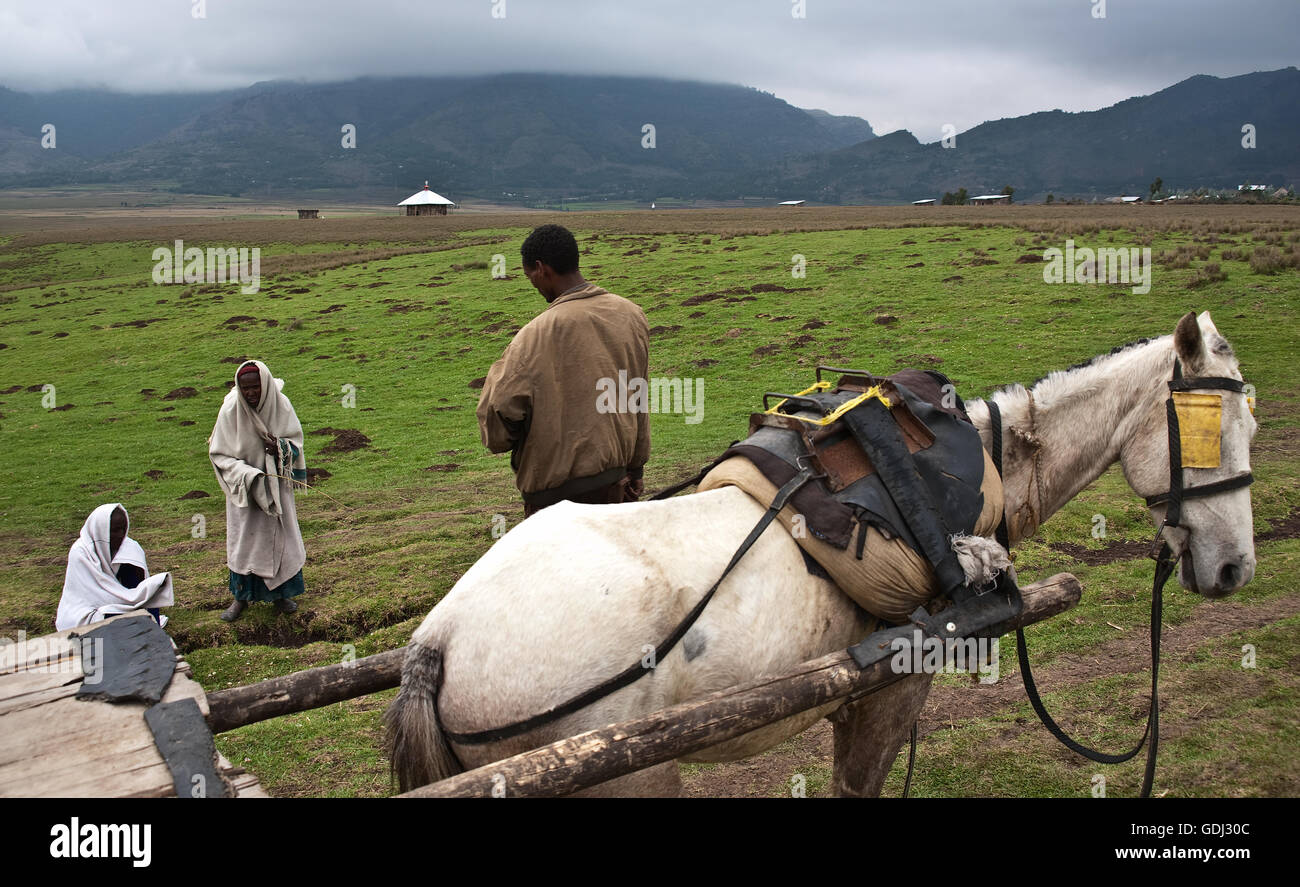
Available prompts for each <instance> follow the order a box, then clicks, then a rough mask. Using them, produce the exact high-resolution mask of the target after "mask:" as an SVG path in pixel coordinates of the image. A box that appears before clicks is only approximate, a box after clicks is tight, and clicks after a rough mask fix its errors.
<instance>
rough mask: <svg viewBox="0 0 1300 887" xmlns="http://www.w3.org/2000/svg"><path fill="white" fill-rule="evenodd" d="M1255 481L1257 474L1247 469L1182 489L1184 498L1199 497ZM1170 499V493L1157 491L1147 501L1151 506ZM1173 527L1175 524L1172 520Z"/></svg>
mask: <svg viewBox="0 0 1300 887" xmlns="http://www.w3.org/2000/svg"><path fill="white" fill-rule="evenodd" d="M1254 482H1255V475H1253V474H1251V473H1250V472H1249V471H1247V472H1246V473H1245V474H1238V475H1236V476H1235V477H1228V478H1224V479H1223V480H1218V481H1215V482H1214V483H1212V484H1202V485H1201V486H1198V487H1185V488H1183V491H1182V497H1183V499H1198V498H1200V497H1202V496H1214V495H1216V494H1218V493H1228V492H1231V491H1232V490H1237V489H1240V488H1241V487H1248V486H1250V485H1251V484H1253V483H1254ZM1168 499H1169V493H1157V494H1156V495H1154V496H1147V497H1146V503H1147V505H1148V506H1149V507H1153V508H1154V507H1155V506H1157V505H1160V504H1162V503H1164V502H1166V501H1168ZM1169 525H1170V526H1171V527H1172V526H1173V525H1174V524H1173V522H1172V521H1171V522H1170V524H1169Z"/></svg>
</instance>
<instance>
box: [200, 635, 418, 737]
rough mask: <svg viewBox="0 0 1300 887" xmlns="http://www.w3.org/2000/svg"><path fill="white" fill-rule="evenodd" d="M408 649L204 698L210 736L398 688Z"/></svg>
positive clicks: (311, 669) (223, 691)
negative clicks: (207, 708) (206, 702)
mask: <svg viewBox="0 0 1300 887" xmlns="http://www.w3.org/2000/svg"><path fill="white" fill-rule="evenodd" d="M405 658H406V648H405V647H403V648H401V649H398V650H388V651H387V652H384V653H376V654H375V655H374V656H366V657H365V658H364V659H357V660H355V661H353V662H350V663H344V664H340V665H326V666H323V667H321V668H310V669H307V670H306V671H299V672H294V673H293V674H291V675H285V676H284V677H279V678H272V679H271V680H269V681H262V682H261V683H258V684H248V685H246V686H243V687H232V688H231V689H229V690H218V691H216V692H214V693H209V694H208V705H209V706H210V707H211V712H212V713H211V714H210V715H209V716H208V726H210V727H211V728H212V732H213V733H222V732H224V731H226V730H234V729H235V728H236V727H243V726H245V725H246V724H252V723H256V722H257V721H264V720H266V719H267V718H274V717H279V716H280V715H286V714H292V713H293V712H297V711H306V710H307V709H311V708H320V707H321V706H324V705H331V704H333V703H335V702H341V701H343V700H344V699H352V698H355V697H357V696H365V695H367V694H369V693H376V692H378V691H380V690H387V689H390V688H392V687H396V686H398V685H399V684H400V683H401V682H402V661H403V659H405Z"/></svg>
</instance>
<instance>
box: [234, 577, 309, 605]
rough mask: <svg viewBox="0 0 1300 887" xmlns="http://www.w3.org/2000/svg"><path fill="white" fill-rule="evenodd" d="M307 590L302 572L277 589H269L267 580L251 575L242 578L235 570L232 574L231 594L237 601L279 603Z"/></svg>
mask: <svg viewBox="0 0 1300 887" xmlns="http://www.w3.org/2000/svg"><path fill="white" fill-rule="evenodd" d="M306 590H307V586H306V585H304V584H303V581H302V570H299V571H298V573H297V575H295V576H294V577H293V578H292V579H290V580H288V581H287V582H285V583H284V584H283V585H280V586H278V587H276V588H267V587H266V580H265V579H263V578H262V577H261V576H256V575H254V574H252V573H249V574H248V575H247V576H240V575H239V574H238V573H236V572H234V571H233V570H232V571H231V573H230V593H231V594H232V595H234V596H235V600H237V601H245V602H252V601H278V600H281V599H283V598H291V597H297V596H298V595H300V594H302V593H303V592H304V591H306Z"/></svg>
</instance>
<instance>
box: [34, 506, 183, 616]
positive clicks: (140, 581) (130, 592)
mask: <svg viewBox="0 0 1300 887" xmlns="http://www.w3.org/2000/svg"><path fill="white" fill-rule="evenodd" d="M130 528H131V521H130V518H129V517H128V515H127V513H126V509H125V508H123V507H122V506H121V504H120V503H117V502H110V503H108V504H107V505H101V506H99V507H98V508H96V509H95V510H94V511H92V512H91V513H90V517H88V518H86V522H85V523H84V524H82V525H81V533H80V535H78V537H77V541H76V542H74V543H72V548H71V549H69V551H68V570H67V572H66V573H65V574H64V577H63V597H61V598H60V599H59V611H58V614H57V615H56V616H55V617H54V627H55V629H56V630H58V631H63V630H64V629H68V628H75V627H76V626H78V625H89V624H91V623H92V622H99V621H101V620H103V619H107V618H108V617H110V616H115V615H117V614H118V613H129V612H131V611H132V610H149V611H150V613H152V614H153V617H154V618H155V619H157V620H158V621H159V624H160V625H165V624H166V620H167V617H166V616H162V615H161V614H160V613H158V609H159V608H160V607H170V606H171V605H172V604H174V603H175V597H174V596H173V594H172V577H171V574H170V573H159V574H158V575H156V576H151V575H149V567H148V565H147V564H146V563H145V557H144V549H143V548H141V547H140V543H138V542H136V541H135V540H134V539H132V538H131V537H130V536H128V535H127V531H128V530H129V529H130Z"/></svg>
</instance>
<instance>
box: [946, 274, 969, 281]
mask: <svg viewBox="0 0 1300 887" xmlns="http://www.w3.org/2000/svg"><path fill="white" fill-rule="evenodd" d="M965 279H966V278H964V277H962V276H961V275H960V274H954V275H953V276H952V277H945V278H944V279H943V280H941V281H940V283H961V282H962V281H963V280H965Z"/></svg>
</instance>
